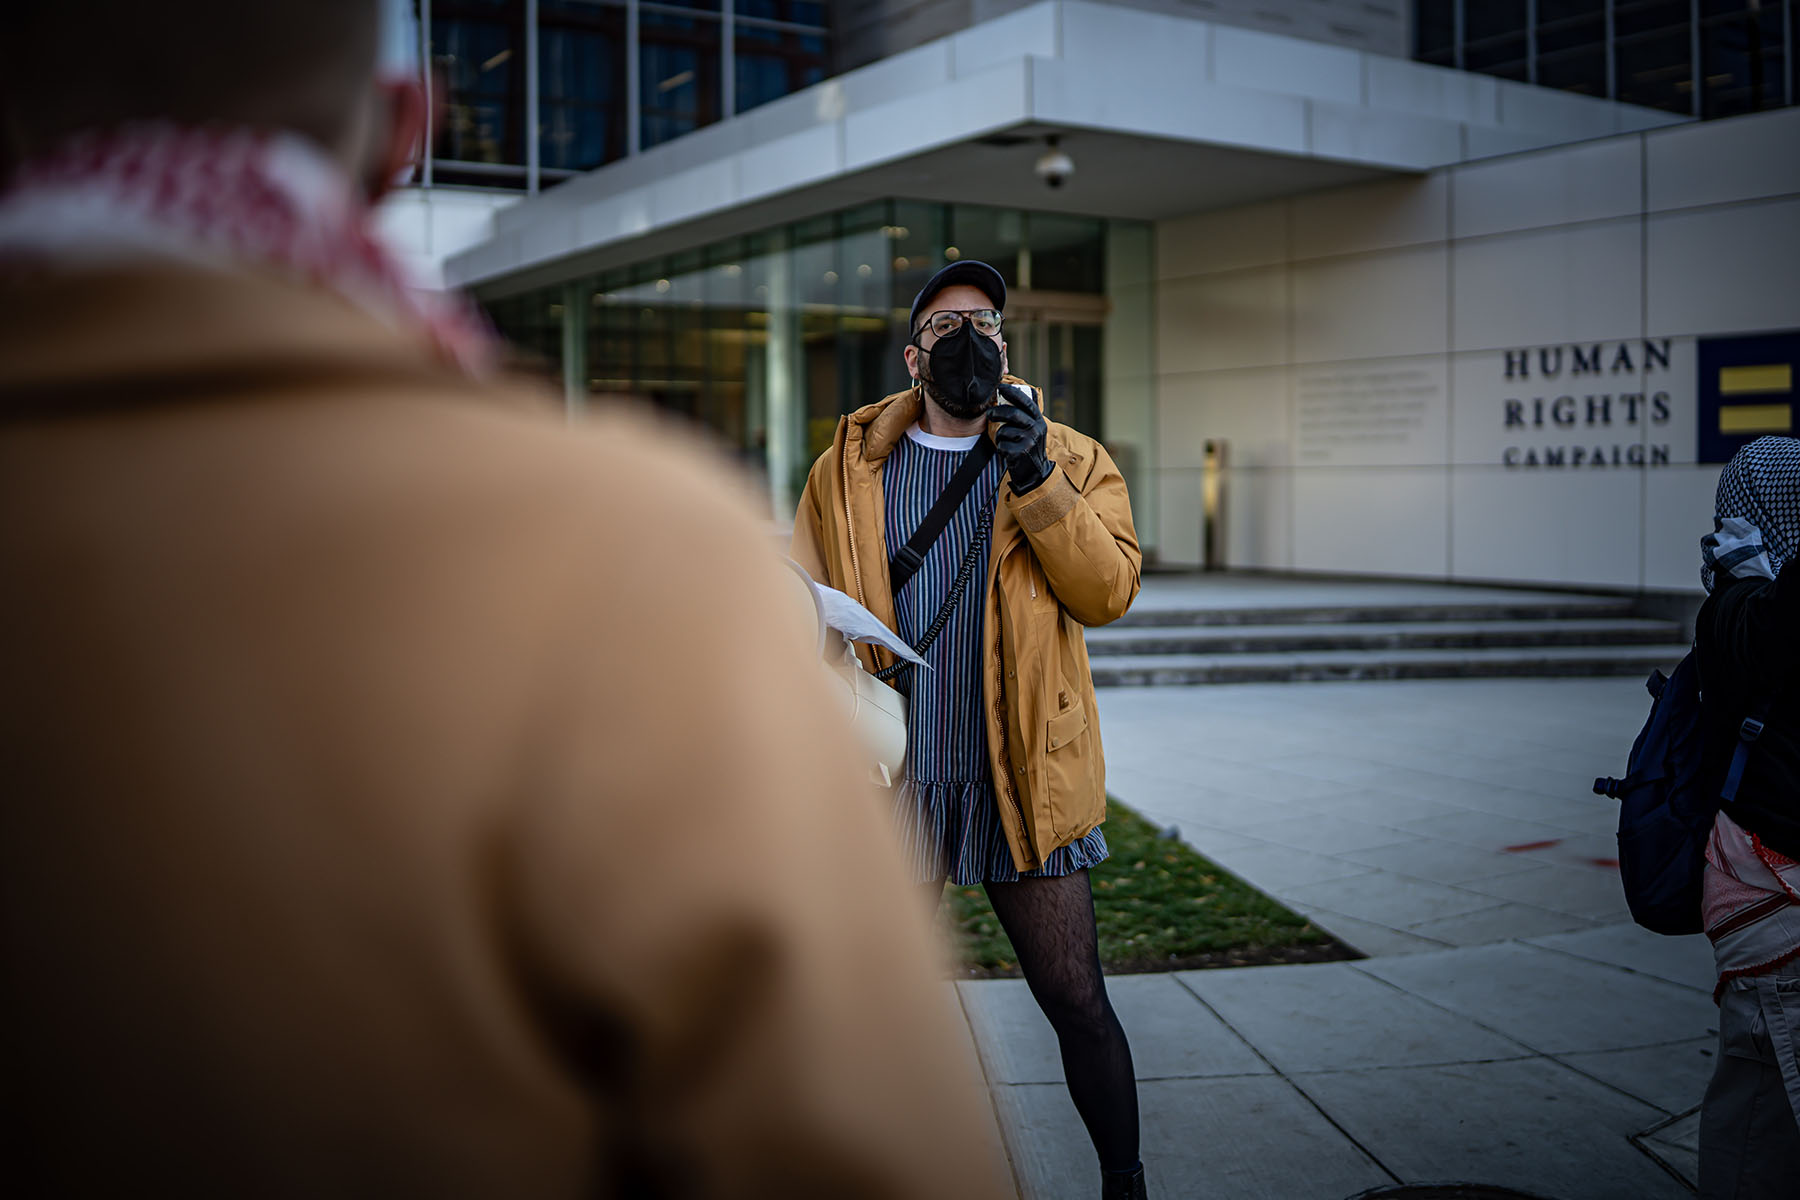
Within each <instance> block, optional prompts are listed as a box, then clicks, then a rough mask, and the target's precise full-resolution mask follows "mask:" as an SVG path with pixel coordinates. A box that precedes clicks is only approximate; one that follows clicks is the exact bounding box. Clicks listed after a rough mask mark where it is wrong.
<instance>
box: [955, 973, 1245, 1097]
mask: <svg viewBox="0 0 1800 1200" xmlns="http://www.w3.org/2000/svg"><path fill="white" fill-rule="evenodd" d="M957 987H958V990H959V991H960V992H961V993H962V997H963V1006H964V1008H965V1009H966V1011H967V1012H968V1014H969V1024H970V1026H971V1028H973V1029H974V1031H975V1038H976V1040H977V1042H979V1043H980V1045H981V1048H982V1064H983V1066H984V1067H985V1068H986V1070H987V1077H988V1081H989V1082H990V1083H996V1084H1014V1083H1060V1082H1062V1078H1063V1068H1062V1057H1061V1055H1060V1053H1059V1052H1058V1050H1057V1046H1056V1035H1055V1034H1054V1033H1053V1032H1052V1031H1051V1029H1050V1022H1049V1021H1047V1020H1045V1018H1044V1014H1043V1013H1042V1011H1040V1010H1039V1008H1038V1006H1037V1001H1035V1000H1033V999H1032V998H1031V992H1030V991H1029V990H1028V989H1027V988H1026V986H1025V982H1024V981H1023V980H1019V979H993V980H982V981H979V982H976V981H969V982H964V983H960V984H958V985H957ZM1106 991H1107V995H1108V996H1109V997H1110V998H1111V999H1112V1004H1113V1010H1114V1011H1115V1012H1117V1013H1118V1014H1119V1024H1121V1025H1123V1026H1124V1027H1125V1035H1126V1037H1127V1038H1129V1039H1130V1041H1131V1054H1132V1060H1133V1065H1134V1067H1135V1068H1136V1070H1137V1077H1138V1078H1139V1079H1162V1078H1185V1077H1205V1076H1224V1075H1267V1074H1268V1073H1269V1072H1270V1067H1269V1064H1268V1063H1267V1062H1265V1061H1264V1060H1263V1059H1262V1058H1261V1057H1260V1056H1259V1055H1258V1054H1257V1053H1256V1052H1255V1051H1254V1050H1252V1049H1251V1048H1250V1047H1249V1046H1248V1045H1246V1044H1245V1042H1244V1040H1243V1039H1242V1038H1240V1037H1239V1036H1238V1035H1237V1034H1235V1033H1233V1032H1232V1031H1231V1029H1230V1028H1229V1027H1228V1026H1226V1024H1225V1023H1224V1022H1222V1021H1220V1020H1219V1018H1218V1017H1217V1016H1215V1015H1214V1014H1213V1013H1212V1012H1211V1011H1210V1010H1209V1009H1208V1008H1207V1007H1206V1006H1205V1005H1204V1004H1202V1003H1200V1001H1199V1000H1197V999H1195V997H1194V994H1193V992H1191V991H1189V990H1188V989H1187V988H1185V987H1183V986H1181V984H1180V983H1178V982H1177V981H1176V979H1175V977H1174V976H1172V975H1165V974H1156V975H1114V976H1112V977H1110V978H1108V979H1107V981H1106Z"/></svg>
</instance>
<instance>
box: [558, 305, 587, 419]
mask: <svg viewBox="0 0 1800 1200" xmlns="http://www.w3.org/2000/svg"><path fill="white" fill-rule="evenodd" d="M593 295H594V289H593V288H591V287H589V286H588V285H587V284H585V283H582V282H580V281H579V280H571V281H570V282H568V283H565V284H563V295H562V378H563V412H564V413H565V414H566V415H567V416H568V418H569V420H571V421H574V420H576V419H578V418H579V417H580V416H581V415H582V414H583V413H585V412H586V411H587V397H588V362H587V322H588V312H589V310H590V309H592V308H593Z"/></svg>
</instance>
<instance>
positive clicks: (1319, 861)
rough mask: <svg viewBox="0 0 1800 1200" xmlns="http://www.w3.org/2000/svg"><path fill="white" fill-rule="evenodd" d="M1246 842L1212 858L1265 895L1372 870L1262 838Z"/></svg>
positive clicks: (1344, 860) (1363, 873) (1345, 860)
mask: <svg viewBox="0 0 1800 1200" xmlns="http://www.w3.org/2000/svg"><path fill="white" fill-rule="evenodd" d="M1245 841H1246V843H1247V844H1244V845H1239V846H1236V847H1232V848H1228V849H1221V850H1220V851H1219V852H1218V853H1215V854H1213V856H1212V857H1213V859H1214V861H1216V862H1217V863H1218V864H1219V865H1220V866H1222V867H1224V868H1225V869H1226V870H1227V871H1230V872H1231V873H1232V874H1233V875H1236V876H1238V877H1239V878H1241V879H1244V880H1247V881H1249V882H1250V883H1251V885H1252V886H1254V887H1257V888H1261V889H1262V890H1263V891H1266V892H1277V893H1279V892H1281V891H1284V890H1287V889H1292V888H1298V887H1303V886H1305V885H1307V884H1311V883H1320V882H1323V881H1325V880H1330V879H1345V878H1348V877H1349V876H1352V875H1366V874H1368V873H1369V871H1370V870H1371V869H1372V868H1370V867H1365V866H1360V865H1358V864H1357V863H1354V862H1350V861H1348V860H1347V859H1343V858H1337V857H1334V856H1332V855H1329V854H1314V853H1313V852H1311V851H1310V850H1295V849H1293V848H1292V847H1291V846H1276V845H1273V844H1271V843H1269V842H1265V841H1261V840H1260V839H1259V840H1257V841H1255V842H1249V840H1248V838H1246V839H1245ZM1215 845H1216V843H1215Z"/></svg>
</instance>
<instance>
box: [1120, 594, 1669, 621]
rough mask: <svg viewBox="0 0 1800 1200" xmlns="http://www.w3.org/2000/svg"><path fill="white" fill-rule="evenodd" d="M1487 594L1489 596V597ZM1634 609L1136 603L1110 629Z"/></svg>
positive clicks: (1581, 600)
mask: <svg viewBox="0 0 1800 1200" xmlns="http://www.w3.org/2000/svg"><path fill="white" fill-rule="evenodd" d="M1490 595H1491V593H1490ZM1633 611H1634V609H1633V607H1632V602H1631V600H1630V599H1628V598H1622V597H1614V596H1574V595H1572V596H1568V597H1566V598H1564V597H1557V598H1553V599H1546V598H1544V597H1543V596H1542V595H1541V594H1539V595H1536V596H1532V597H1529V598H1521V599H1519V600H1507V599H1489V598H1484V599H1480V600H1471V601H1457V600H1454V599H1445V600H1441V601H1440V600H1431V601H1426V602H1406V603H1391V604H1390V603H1367V602H1364V603H1358V602H1356V601H1354V600H1350V601H1346V602H1344V603H1315V604H1303V605H1281V604H1274V605H1244V606H1241V607H1237V606H1229V605H1222V606H1218V607H1202V606H1198V605H1184V604H1179V603H1176V604H1166V605H1157V604H1140V605H1139V606H1138V607H1136V608H1134V609H1132V611H1130V612H1128V613H1126V614H1125V615H1124V616H1123V617H1120V618H1119V619H1118V620H1117V621H1115V622H1114V623H1113V624H1112V625H1111V626H1109V628H1114V629H1119V628H1123V629H1134V628H1143V627H1146V626H1154V627H1167V626H1214V625H1350V624H1356V625H1367V624H1376V625H1393V624H1400V623H1403V622H1405V623H1410V622H1426V621H1432V622H1436V621H1458V622H1471V621H1568V620H1583V619H1590V620H1591V619H1599V618H1607V617H1629V616H1631V615H1632V613H1633Z"/></svg>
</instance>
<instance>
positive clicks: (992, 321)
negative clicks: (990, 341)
mask: <svg viewBox="0 0 1800 1200" xmlns="http://www.w3.org/2000/svg"><path fill="white" fill-rule="evenodd" d="M964 320H967V321H968V322H969V324H971V325H973V326H974V327H975V332H976V333H979V334H981V335H982V336H984V337H993V336H994V335H995V334H996V333H999V332H1000V323H1001V322H1002V321H1003V320H1005V318H1004V317H1002V316H1001V315H1000V314H999V313H997V312H995V311H994V310H993V309H991V308H977V309H972V310H970V311H969V312H957V311H956V310H955V309H949V308H946V309H943V310H941V311H938V312H934V313H932V314H931V316H929V317H927V318H926V319H925V329H929V330H931V332H932V333H934V334H936V335H937V336H938V337H941V338H943V337H949V336H950V335H951V334H953V333H955V332H956V331H957V330H959V329H961V328H962V326H963V321H964ZM925 329H921V330H920V331H919V332H920V333H923V332H925Z"/></svg>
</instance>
